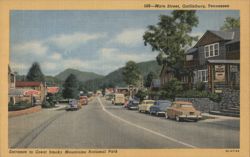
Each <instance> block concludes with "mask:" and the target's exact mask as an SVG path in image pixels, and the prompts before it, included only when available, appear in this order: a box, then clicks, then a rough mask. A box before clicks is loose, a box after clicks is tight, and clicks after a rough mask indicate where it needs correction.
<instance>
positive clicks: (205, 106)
mask: <svg viewBox="0 0 250 157" xmlns="http://www.w3.org/2000/svg"><path fill="white" fill-rule="evenodd" d="M175 101H189V102H192V103H193V105H194V107H195V109H197V110H199V111H201V112H205V113H209V112H210V111H218V110H219V104H218V103H216V102H213V101H211V100H210V99H209V98H175Z"/></svg>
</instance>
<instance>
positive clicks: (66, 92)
mask: <svg viewBox="0 0 250 157" xmlns="http://www.w3.org/2000/svg"><path fill="white" fill-rule="evenodd" d="M63 87H64V89H63V97H64V98H65V99H74V98H77V96H78V93H79V91H78V89H79V82H78V80H77V78H76V76H75V75H74V74H70V75H69V76H68V77H67V78H66V80H65V82H64V85H63Z"/></svg>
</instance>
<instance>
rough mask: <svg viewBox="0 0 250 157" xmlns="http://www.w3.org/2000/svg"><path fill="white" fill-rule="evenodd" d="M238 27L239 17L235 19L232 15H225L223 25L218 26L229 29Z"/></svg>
mask: <svg viewBox="0 0 250 157" xmlns="http://www.w3.org/2000/svg"><path fill="white" fill-rule="evenodd" d="M235 28H240V18H238V19H235V18H233V17H226V19H225V21H224V25H223V26H222V27H221V28H220V29H221V30H230V29H235Z"/></svg>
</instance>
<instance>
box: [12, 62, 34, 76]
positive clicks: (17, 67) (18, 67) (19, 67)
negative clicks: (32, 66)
mask: <svg viewBox="0 0 250 157" xmlns="http://www.w3.org/2000/svg"><path fill="white" fill-rule="evenodd" d="M10 68H11V70H12V71H14V72H19V73H20V74H24V73H25V74H26V72H27V71H28V69H29V65H27V64H24V63H17V62H11V63H10Z"/></svg>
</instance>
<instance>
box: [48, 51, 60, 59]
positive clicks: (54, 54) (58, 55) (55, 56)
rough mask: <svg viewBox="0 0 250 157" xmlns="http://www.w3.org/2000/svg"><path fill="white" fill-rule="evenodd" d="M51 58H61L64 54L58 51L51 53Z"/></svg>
mask: <svg viewBox="0 0 250 157" xmlns="http://www.w3.org/2000/svg"><path fill="white" fill-rule="evenodd" d="M50 58H51V59H52V60H60V59H62V55H61V54H60V53H58V52H54V53H52V54H51V55H50Z"/></svg>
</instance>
